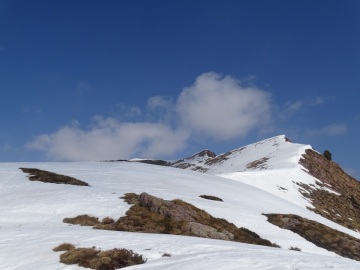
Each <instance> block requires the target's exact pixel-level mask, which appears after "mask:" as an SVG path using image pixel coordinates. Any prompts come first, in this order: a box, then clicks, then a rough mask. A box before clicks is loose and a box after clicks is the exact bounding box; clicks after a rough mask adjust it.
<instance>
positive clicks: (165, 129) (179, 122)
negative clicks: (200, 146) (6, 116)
mask: <svg viewBox="0 0 360 270" xmlns="http://www.w3.org/2000/svg"><path fill="white" fill-rule="evenodd" d="M80 86H81V85H80ZM80 88H82V87H80ZM270 98H271V97H270V94H269V93H267V92H265V91H262V90H260V89H258V88H256V87H253V86H251V87H243V86H241V85H240V82H239V81H238V80H236V79H234V78H232V77H229V76H226V77H223V76H221V75H219V74H216V73H204V74H202V75H200V76H199V77H197V78H196V80H195V83H194V84H193V85H191V86H190V87H188V88H184V89H183V90H182V92H181V94H180V95H179V97H178V98H177V100H176V102H172V100H171V98H164V97H160V96H155V97H151V98H149V100H148V103H147V109H148V111H147V112H144V113H143V112H142V111H141V109H140V108H139V107H136V106H133V107H128V106H127V105H124V104H122V103H119V104H117V106H116V107H117V109H118V110H120V111H121V112H122V114H121V118H123V117H124V116H128V117H134V116H137V117H144V118H145V119H148V121H147V122H144V121H142V122H139V121H135V122H130V121H125V122H120V121H119V120H118V119H116V118H110V117H108V118H106V117H101V116H97V117H94V118H93V121H92V123H91V124H90V125H89V127H88V128H84V127H82V126H81V125H80V123H79V122H77V121H75V122H74V124H72V125H66V126H64V127H62V128H60V129H58V130H57V131H55V132H53V133H51V134H43V135H40V136H38V137H36V138H34V139H33V140H32V141H31V142H29V143H28V144H27V145H26V147H27V148H29V149H33V150H38V151H42V152H44V153H45V154H46V155H47V157H48V158H49V159H50V160H65V161H86V160H109V159H127V158H132V157H145V158H164V157H166V156H172V155H175V154H176V153H178V152H179V151H182V150H184V148H185V147H186V146H187V144H188V141H189V138H192V139H193V138H199V137H200V138H201V137H203V136H205V137H207V138H214V139H218V140H226V139H232V138H238V137H242V136H245V135H246V134H248V133H249V132H250V131H251V130H254V129H262V128H263V127H266V126H267V125H268V124H269V122H270V121H271V102H270ZM149 119H151V122H149Z"/></svg>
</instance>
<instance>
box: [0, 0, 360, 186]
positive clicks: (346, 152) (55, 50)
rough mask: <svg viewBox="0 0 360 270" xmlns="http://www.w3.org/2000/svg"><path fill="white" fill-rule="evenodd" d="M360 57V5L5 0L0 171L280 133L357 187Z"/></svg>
mask: <svg viewBox="0 0 360 270" xmlns="http://www.w3.org/2000/svg"><path fill="white" fill-rule="evenodd" d="M359 48H360V2H359V1H356V0H342V1H340V0H338V1H332V0H317V1H308V0H302V1H300V0H294V1H285V0H272V1H267V0H251V1H250V0H243V1H232V0H222V1H212V0H208V1H205V0H197V1H194V0H193V1H188V0H181V1H180V0H174V1H164V0H155V1H146V0H142V1H140V0H131V1H130V0H129V1H126V0H123V1H112V0H108V1H96V0H86V1H85V0H71V1H69V0H51V1H48V0H42V1H41V0H32V1H26V0H0V91H1V92H0V93H1V106H0V114H1V117H0V162H17V161H87V160H109V159H127V158H134V157H138V158H162V159H177V158H181V157H185V156H189V155H192V154H194V153H196V152H198V151H201V150H203V149H210V150H212V151H214V152H215V153H217V154H220V153H224V152H227V151H229V150H232V149H235V148H239V147H241V146H244V145H247V144H249V143H253V142H256V141H259V140H262V139H266V138H269V137H272V136H276V135H281V134H285V135H286V136H287V137H289V138H290V139H291V140H292V141H293V142H297V143H303V144H310V145H311V146H312V147H313V148H315V149H316V150H318V151H319V152H323V151H324V150H325V149H328V150H329V151H330V152H331V153H332V156H333V160H334V161H335V162H337V163H339V164H340V165H341V166H342V167H343V168H344V169H345V170H346V171H348V172H349V173H350V174H352V175H353V176H355V177H356V178H358V179H360V167H359V165H360V158H359V156H360V155H359V154H358V153H359V152H360V144H359V141H358V138H360V109H359V101H360V76H359V75H360V74H359V70H360V50H359Z"/></svg>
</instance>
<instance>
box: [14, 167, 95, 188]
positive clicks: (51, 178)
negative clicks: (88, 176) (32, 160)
mask: <svg viewBox="0 0 360 270" xmlns="http://www.w3.org/2000/svg"><path fill="white" fill-rule="evenodd" d="M20 170H22V171H23V172H24V173H28V174H29V175H28V179H29V180H30V181H40V182H44V183H52V184H67V185H75V186H89V184H88V183H86V182H83V181H81V180H78V179H76V178H74V177H70V176H66V175H62V174H57V173H53V172H48V171H44V170H40V169H34V168H20Z"/></svg>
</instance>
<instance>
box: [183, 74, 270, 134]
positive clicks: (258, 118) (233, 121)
mask: <svg viewBox="0 0 360 270" xmlns="http://www.w3.org/2000/svg"><path fill="white" fill-rule="evenodd" d="M176 107H177V113H178V115H179V117H180V119H181V122H182V125H184V126H185V127H186V128H189V129H190V130H192V131H194V132H196V133H198V134H201V135H206V136H209V137H213V138H216V139H219V140H226V139H231V138H235V137H242V136H245V135H246V134H247V133H248V132H249V131H251V130H253V129H255V128H259V127H261V126H262V125H266V124H268V123H269V121H270V119H271V116H270V115H271V102H270V94H269V93H267V92H265V91H262V90H260V89H258V88H255V87H242V86H241V85H240V83H239V81H238V80H236V79H234V78H232V77H230V76H226V77H222V76H221V75H219V74H217V73H204V74H202V75H200V76H199V77H197V78H196V81H195V83H194V84H193V85H192V86H190V87H188V88H185V89H184V90H183V91H182V93H181V94H180V96H179V98H178V100H177V104H176Z"/></svg>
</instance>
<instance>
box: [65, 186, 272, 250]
mask: <svg viewBox="0 0 360 270" xmlns="http://www.w3.org/2000/svg"><path fill="white" fill-rule="evenodd" d="M123 198H124V200H128V201H132V202H133V201H136V203H135V204H134V205H133V206H131V207H130V209H129V210H128V211H127V212H126V216H124V217H120V218H119V219H118V220H117V221H116V222H112V220H111V219H109V220H108V219H103V221H102V222H99V220H98V219H97V218H95V217H89V216H87V215H82V216H78V217H75V218H66V219H64V222H68V223H72V224H79V225H83V226H84V225H85V226H93V227H94V229H103V230H115V231H128V232H144V233H162V234H174V235H188V236H197V237H205V238H213V239H222V240H230V241H236V242H242V243H248V244H256V245H265V246H272V247H278V246H277V245H276V244H273V243H271V242H270V241H268V240H266V239H262V238H261V237H260V236H259V235H257V234H256V233H255V232H253V231H250V230H249V229H246V228H238V227H236V226H235V224H233V223H230V222H228V221H227V220H225V219H221V218H215V217H213V216H211V215H210V214H208V213H207V212H205V211H204V210H201V209H199V208H197V207H195V206H194V205H192V204H189V203H187V202H184V201H182V200H172V201H166V200H162V199H160V198H156V197H154V196H151V195H149V194H146V193H142V194H141V195H140V196H139V195H136V194H134V193H127V194H125V196H124V197H123Z"/></svg>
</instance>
